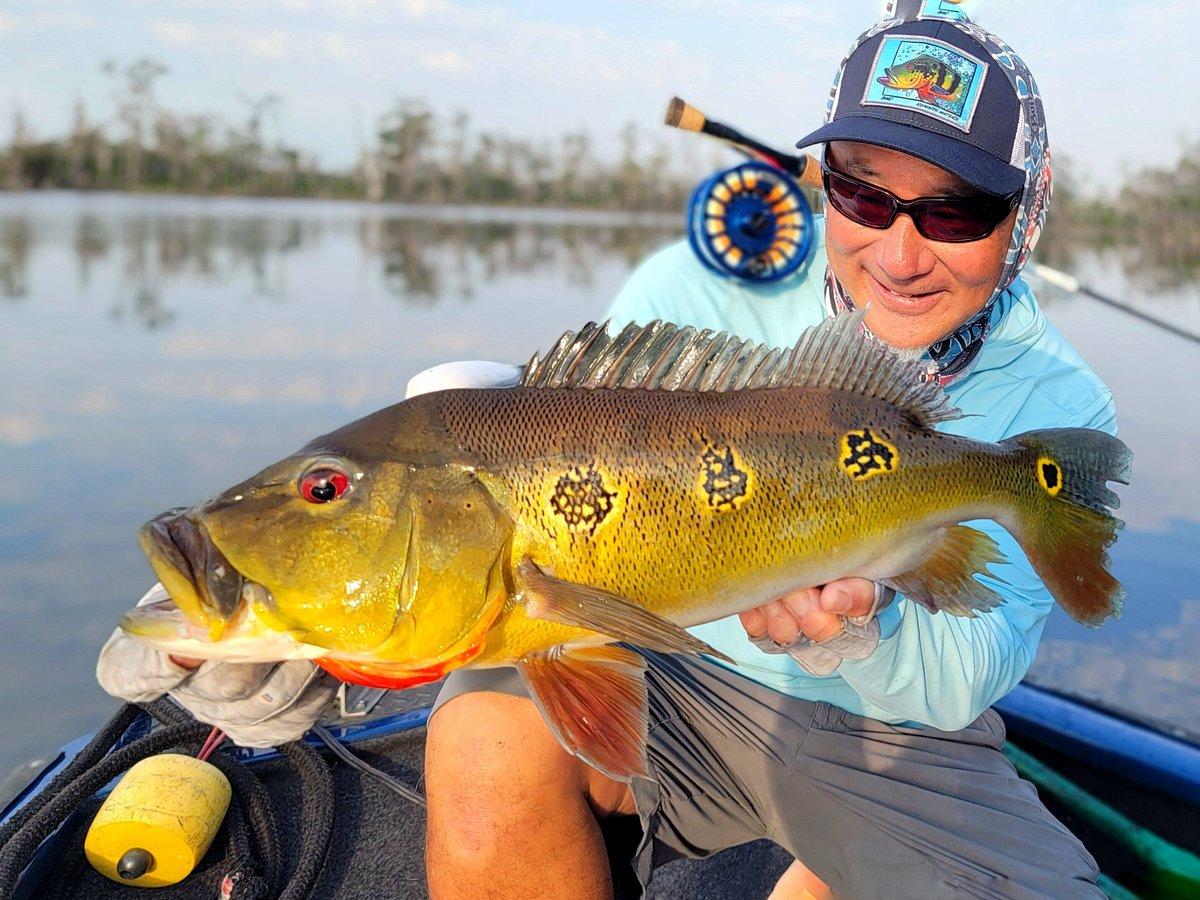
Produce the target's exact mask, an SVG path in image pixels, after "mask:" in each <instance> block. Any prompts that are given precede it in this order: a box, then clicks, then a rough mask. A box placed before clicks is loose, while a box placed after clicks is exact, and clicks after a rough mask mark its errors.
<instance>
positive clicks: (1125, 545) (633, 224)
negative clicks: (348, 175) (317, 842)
mask: <svg viewBox="0 0 1200 900" xmlns="http://www.w3.org/2000/svg"><path fill="white" fill-rule="evenodd" d="M681 228H682V215H681V216H679V217H678V218H676V217H666V218H659V219H647V218H642V219H634V218H631V217H627V216H607V215H566V214H559V213H533V212H527V213H520V212H511V211H508V212H495V211H484V210H447V209H440V210H436V211H434V212H433V213H431V212H430V211H429V210H425V209H405V208H401V207H380V206H364V205H358V204H342V203H315V202H306V201H243V200H197V199H186V198H133V197H123V196H105V195H83V196H80V195H72V194H41V195H2V194H0V385H2V387H0V463H2V469H0V470H2V472H3V480H2V484H3V490H0V623H2V627H0V710H3V714H2V715H3V720H2V721H3V734H4V738H3V741H0V778H2V777H3V775H4V774H5V773H6V772H7V771H8V770H9V769H10V768H11V767H12V766H14V765H16V764H17V763H19V762H21V761H23V760H25V759H27V758H29V757H31V756H34V755H37V754H41V753H44V752H47V751H49V750H52V749H54V748H56V747H58V746H59V745H61V744H62V743H64V742H66V741H67V740H70V739H72V738H73V737H75V736H77V735H79V734H80V733H83V732H85V731H89V730H92V729H94V728H95V727H96V726H97V725H98V724H100V723H101V722H102V721H104V720H105V719H106V718H108V717H109V716H110V715H111V714H112V713H113V712H114V711H115V709H116V708H117V702H116V701H115V700H113V699H111V698H109V697H107V695H105V694H103V693H102V692H101V691H100V690H99V688H98V687H97V686H96V684H95V680H94V676H93V666H94V663H95V656H96V652H97V651H98V649H99V647H100V645H101V644H102V643H103V641H104V640H105V638H106V637H107V636H108V634H109V632H110V631H111V630H112V627H113V626H114V624H115V622H116V620H117V618H118V617H119V615H120V614H121V612H122V611H123V610H125V609H126V608H127V607H128V606H130V605H131V604H132V603H133V602H134V601H135V600H136V599H137V598H138V597H139V596H140V595H141V593H142V592H143V590H144V589H145V588H146V587H147V586H148V585H149V584H150V583H151V582H152V581H153V576H152V575H151V572H150V569H149V567H148V565H147V564H146V562H145V560H144V558H143V556H142V554H141V551H140V550H139V549H138V545H137V540H136V533H137V529H138V527H139V526H140V525H141V523H142V522H144V521H145V520H146V519H148V518H149V517H151V516H152V515H154V514H156V513H158V512H160V511H162V510H163V509H165V508H167V507H170V506H178V505H187V504H190V503H192V502H194V501H196V500H199V499H201V498H203V497H205V496H208V495H210V494H212V493H214V492H216V491H218V490H221V489H223V488H225V487H227V486H229V485H230V484H233V483H234V482H236V481H239V480H241V479H242V478H243V477H245V476H246V475H248V474H250V473H252V472H254V471H257V470H258V469H259V468H260V467H262V466H263V465H265V464H267V463H268V462H271V461H273V460H275V459H276V458H278V457H280V456H282V455H283V454H285V453H288V452H291V451H292V450H294V449H295V448H296V447H298V446H299V445H301V444H302V443H304V442H305V441H306V440H307V439H309V438H310V437H312V436H314V435H316V434H320V433H323V432H325V431H328V430H330V429H332V428H334V427H337V426H338V425H341V424H343V423H345V422H347V421H349V420H351V419H353V418H355V417H357V416H360V415H362V414H364V413H366V412H369V411H371V410H373V409H377V408H379V407H381V406H384V405H386V404H388V403H391V402H394V401H395V400H397V399H399V398H400V397H401V396H402V394H403V390H404V385H405V382H406V381H407V380H408V378H409V377H410V376H411V375H412V374H414V373H415V372H417V371H420V370H421V369H423V368H426V367H427V366H430V365H433V364H435V363H438V362H443V361H446V360H451V359H471V358H474V359H500V360H510V361H523V360H525V359H527V358H528V357H529V356H530V355H531V354H532V353H533V352H535V351H537V350H539V349H542V348H545V347H547V346H549V344H550V343H551V342H552V341H553V340H554V339H555V338H556V337H557V336H558V335H559V334H560V333H561V332H562V331H563V330H566V329H569V328H570V329H574V328H578V327H579V326H580V325H582V324H583V323H584V322H586V321H588V320H589V319H595V318H599V317H600V316H601V315H602V314H603V311H604V309H605V308H606V306H607V304H608V301H609V299H610V298H611V297H612V296H613V294H614V293H615V292H616V290H617V289H618V287H619V286H620V285H621V283H622V282H623V281H624V279H625V278H626V277H627V275H628V273H629V271H630V269H631V268H632V266H633V265H634V264H635V263H636V261H637V260H638V259H640V258H641V257H643V256H644V255H645V254H646V253H648V252H650V251H651V250H652V249H654V248H655V247H657V246H660V245H662V244H664V243H667V242H669V241H670V240H673V239H674V238H675V237H677V236H678V235H679V234H680V232H681ZM1076 263H1077V271H1078V272H1079V273H1080V274H1083V275H1084V276H1085V277H1086V280H1087V281H1088V283H1089V284H1091V285H1092V286H1093V287H1095V288H1096V289H1097V290H1102V291H1104V292H1106V293H1108V294H1110V295H1113V296H1116V297H1119V298H1121V299H1122V300H1124V301H1128V302H1130V303H1134V304H1137V305H1139V307H1140V308H1142V309H1144V310H1146V311H1148V312H1150V313H1152V314H1154V315H1160V316H1162V317H1164V318H1167V319H1169V320H1170V321H1172V322H1173V323H1176V324H1182V325H1183V326H1184V327H1190V328H1191V329H1192V330H1193V331H1195V332H1197V333H1200V295H1198V294H1197V291H1196V288H1195V287H1194V286H1187V285H1185V286H1183V287H1179V286H1176V285H1171V284H1169V283H1167V282H1162V281H1148V280H1147V279H1146V276H1145V272H1144V271H1139V270H1138V269H1137V268H1136V267H1131V266H1129V265H1128V264H1127V263H1125V262H1123V261H1121V260H1117V259H1114V258H1108V257H1104V258H1101V257H1095V256H1089V255H1087V254H1082V255H1081V256H1079V257H1078V258H1077V260H1076ZM1164 284H1167V286H1165V287H1164V286H1163V285H1164ZM1145 285H1152V286H1151V287H1146V286H1145ZM1042 296H1043V300H1044V301H1045V303H1046V306H1047V309H1048V312H1049V314H1050V316H1051V317H1052V318H1053V319H1054V321H1055V322H1056V323H1057V324H1058V325H1059V326H1060V327H1061V328H1062V329H1063V330H1064V331H1065V332H1066V333H1067V334H1068V336H1069V337H1071V338H1072V340H1074V341H1075V343H1076V344H1077V346H1078V347H1079V348H1080V349H1081V350H1082V352H1083V353H1084V355H1085V356H1086V357H1088V358H1089V359H1090V360H1091V361H1092V363H1093V364H1094V366H1095V367H1096V369H1097V370H1098V371H1099V372H1100V374H1101V375H1102V376H1103V377H1104V378H1106V379H1107V380H1108V382H1109V383H1110V384H1111V385H1112V386H1113V388H1114V390H1115V392H1116V395H1117V398H1118V402H1119V405H1120V409H1121V423H1122V436H1123V437H1124V438H1125V439H1126V441H1127V442H1128V443H1129V444H1130V445H1131V446H1132V447H1133V449H1134V452H1135V468H1134V473H1135V475H1134V478H1135V484H1134V486H1133V487H1132V488H1127V489H1125V490H1124V491H1123V497H1124V500H1125V502H1124V505H1123V507H1122V510H1121V514H1122V516H1123V518H1125V520H1126V522H1127V525H1126V530H1125V532H1124V534H1123V536H1122V538H1121V540H1120V541H1119V542H1118V544H1117V545H1116V547H1115V548H1114V560H1115V563H1114V564H1115V567H1116V570H1117V573H1118V575H1119V576H1120V577H1121V578H1122V580H1123V581H1124V582H1125V584H1126V585H1127V587H1128V589H1129V595H1130V596H1129V601H1128V606H1127V611H1126V614H1125V617H1124V618H1123V619H1122V620H1121V621H1120V622H1118V623H1115V624H1110V625H1108V626H1106V627H1104V628H1102V629H1099V630H1094V631H1093V630H1087V629H1084V628H1082V627H1080V626H1078V625H1075V624H1074V623H1072V622H1071V621H1070V620H1068V619H1067V618H1066V617H1065V616H1062V615H1060V614H1058V613H1056V614H1055V617H1054V620H1053V621H1052V623H1051V625H1050V627H1049V630H1048V632H1047V637H1046V639H1045V640H1044V641H1043V644H1042V651H1041V655H1040V657H1039V660H1038V662H1037V664H1036V667H1035V671H1034V677H1035V678H1036V680H1039V681H1042V682H1046V683H1049V684H1051V685H1054V686H1056V687H1059V688H1062V689H1065V690H1070V691H1073V692H1076V693H1079V694H1082V695H1085V696H1088V697H1092V698H1095V699H1098V700H1100V701H1102V702H1104V703H1107V704H1110V705H1113V706H1116V707H1118V708H1120V709H1124V710H1127V711H1130V712H1131V713H1133V714H1135V715H1139V716H1143V717H1146V718H1150V719H1153V720H1156V721H1160V722H1167V723H1171V724H1173V725H1175V726H1179V727H1182V728H1184V729H1186V730H1189V731H1191V732H1192V733H1193V734H1200V692H1198V691H1197V690H1196V689H1195V686H1196V684H1197V683H1198V682H1200V658H1198V654H1197V653H1196V652H1195V640H1196V635H1197V628H1198V627H1200V587H1198V586H1197V585H1198V584H1200V578H1198V577H1197V576H1198V575H1200V513H1198V512H1197V506H1198V504H1197V500H1198V499H1200V482H1198V481H1197V480H1196V477H1195V466H1194V465H1193V464H1192V458H1193V457H1194V456H1195V455H1196V450H1195V449H1194V448H1196V447H1198V446H1200V401H1198V400H1197V394H1196V390H1195V387H1194V386H1195V385H1196V384H1197V383H1198V382H1200V354H1198V352H1197V349H1198V348H1197V344H1196V343H1194V342H1191V341H1188V340H1187V339H1185V338H1181V337H1178V336H1175V335H1172V334H1169V333H1167V332H1164V331H1162V330H1161V329H1157V328H1155V327H1154V326H1153V325H1151V324H1148V323H1146V322H1144V321H1141V320H1139V319H1136V318H1133V317H1130V316H1128V315H1126V314H1124V313H1121V312H1119V311H1116V310H1113V309H1111V308H1109V307H1106V306H1104V305H1101V304H1099V303H1097V302H1095V301H1094V300H1091V299H1088V298H1087V297H1084V296H1079V295H1064V294H1062V293H1055V292H1053V291H1051V290H1050V289H1046V290H1045V291H1043V292H1042Z"/></svg>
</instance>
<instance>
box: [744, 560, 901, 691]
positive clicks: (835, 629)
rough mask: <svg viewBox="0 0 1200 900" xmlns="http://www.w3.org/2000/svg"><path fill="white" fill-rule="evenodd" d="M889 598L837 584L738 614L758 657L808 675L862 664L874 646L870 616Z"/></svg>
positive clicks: (862, 586) (874, 589) (860, 585)
mask: <svg viewBox="0 0 1200 900" xmlns="http://www.w3.org/2000/svg"><path fill="white" fill-rule="evenodd" d="M893 596H895V592H894V591H892V590H891V589H889V588H885V587H882V586H881V585H877V584H876V583H875V582H873V581H868V580H867V579H865V578H839V579H837V580H836V581H831V582H829V583H828V584H825V585H822V586H821V587H811V588H801V589H800V590H796V591H792V592H791V593H790V594H785V595H784V596H783V597H780V598H779V599H778V600H772V601H771V602H770V603H765V604H763V605H762V606H759V607H755V608H754V609H751V610H747V611H746V612H744V613H740V614H739V618H740V619H741V621H742V627H743V628H745V629H746V634H747V635H748V636H749V638H750V640H751V641H752V642H754V644H755V645H756V646H758V647H759V648H760V649H761V650H762V651H763V652H764V653H787V654H788V655H789V656H791V657H792V658H793V659H794V660H796V662H798V663H799V664H800V665H801V666H802V667H803V668H804V669H806V670H807V671H809V672H811V673H812V674H814V675H828V674H830V673H831V672H833V671H834V670H836V669H837V667H838V666H839V665H840V664H841V661H842V660H843V659H864V658H866V657H867V656H870V654H871V653H872V652H873V651H874V650H875V647H876V646H878V644H879V623H878V622H876V621H875V614H876V613H877V612H878V611H879V610H880V609H882V608H883V607H885V606H887V605H888V604H889V603H891V601H892V597H893Z"/></svg>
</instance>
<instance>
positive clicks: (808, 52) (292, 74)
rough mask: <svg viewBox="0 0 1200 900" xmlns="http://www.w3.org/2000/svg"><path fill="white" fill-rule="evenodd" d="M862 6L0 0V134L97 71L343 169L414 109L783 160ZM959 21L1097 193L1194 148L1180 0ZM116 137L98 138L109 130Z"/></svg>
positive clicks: (519, 129)
mask: <svg viewBox="0 0 1200 900" xmlns="http://www.w3.org/2000/svg"><path fill="white" fill-rule="evenodd" d="M882 9H883V3H882V2H881V0H844V2H841V3H828V2H823V3H819V2H804V0H791V2H787V0H749V2H738V0H720V2H718V0H642V2H633V0H604V2H590V0H4V2H3V3H0V59H2V60H3V65H0V140H2V141H4V142H5V143H7V141H8V139H9V138H10V136H11V121H12V114H13V111H14V110H15V109H17V108H20V109H21V110H23V111H24V113H25V115H26V118H27V120H28V121H29V123H30V125H31V126H32V128H33V130H34V133H35V135H36V136H38V137H42V138H51V137H58V136H61V135H62V134H63V133H64V132H65V130H66V128H67V123H68V122H69V120H70V113H71V109H72V107H73V105H74V103H75V102H76V100H78V99H82V100H83V101H84V103H85V104H86V108H87V111H88V114H89V115H90V116H91V117H92V118H94V119H98V120H100V121H112V120H113V116H114V110H113V102H112V93H113V86H114V85H113V82H112V80H111V79H109V78H107V77H105V76H104V75H102V74H101V65H102V63H103V62H104V61H105V60H113V61H116V62H118V63H120V64H125V63H128V62H132V61H133V60H135V59H137V58H139V57H151V58H153V59H156V60H158V61H160V62H162V63H163V64H165V65H166V66H167V68H168V70H169V72H168V74H167V75H165V76H163V77H162V78H161V79H160V80H159V82H158V83H157V88H156V94H157V97H158V99H159V102H160V103H161V104H162V105H163V106H165V107H166V108H167V109H169V110H170V111H172V112H175V113H181V114H184V113H208V114H213V115H216V116H218V117H219V118H220V119H221V120H222V121H223V122H225V123H235V122H241V121H244V120H245V119H246V117H247V113H248V110H249V105H248V104H247V102H246V101H247V98H250V99H253V98H262V97H265V96H267V95H271V94H274V95H277V96H278V97H279V98H281V100H282V104H281V106H280V109H279V114H278V117H277V121H276V123H275V124H272V125H271V126H270V130H269V132H268V137H274V136H275V135H276V134H277V135H278V136H280V137H282V139H283V140H285V141H286V142H288V143H289V144H291V145H293V146H298V147H300V148H301V149H304V150H307V151H309V152H311V153H313V154H315V155H316V156H317V157H318V159H319V161H320V162H321V164H322V165H323V166H327V167H337V166H346V165H349V164H350V163H351V162H352V161H353V159H354V158H355V155H356V153H357V148H358V146H359V145H360V143H361V142H362V141H363V140H364V139H370V137H371V136H372V135H373V133H374V127H375V124H376V122H377V119H378V117H379V115H380V114H381V113H382V112H383V111H384V110H386V109H388V108H389V107H391V106H392V104H393V102H394V101H395V99H396V98H415V99H421V100H424V101H426V102H427V103H428V104H429V106H430V107H431V108H432V109H433V110H434V111H435V112H437V113H438V114H439V116H441V117H442V119H443V121H449V118H450V116H451V115H452V114H453V113H454V112H455V111H456V110H462V111H464V112H466V113H467V114H468V115H469V116H470V120H471V127H472V130H473V131H476V132H478V131H485V130H486V131H492V132H504V133H506V134H508V135H509V136H511V137H528V138H532V139H534V140H539V141H546V142H548V143H549V142H553V141H555V140H556V139H557V138H559V137H560V136H561V135H563V134H565V133H566V132H568V131H572V130H575V129H579V128H581V127H586V128H587V129H588V130H589V131H590V132H591V133H592V135H593V137H594V139H595V142H596V145H597V148H598V150H599V151H600V152H602V153H605V154H607V153H615V152H616V151H615V148H616V147H617V144H618V139H617V136H618V134H619V133H620V131H621V130H622V128H623V127H624V126H625V125H626V123H629V122H634V123H636V124H637V126H638V128H639V130H640V131H641V133H642V134H643V135H644V137H645V140H646V141H647V142H648V141H650V140H655V141H658V140H663V141H666V142H667V143H668V146H669V147H670V148H671V150H672V152H679V153H683V154H691V153H695V154H697V155H698V156H699V157H701V162H704V161H705V160H707V158H708V157H709V155H710V154H711V151H710V150H709V148H708V147H707V145H706V143H705V139H702V138H698V137H694V136H683V135H679V134H672V133H670V131H669V129H666V128H665V127H664V126H662V125H661V122H662V116H663V111H664V110H665V108H666V105H667V102H668V101H669V99H670V98H671V96H672V95H674V94H679V95H680V96H682V97H684V99H686V100H688V101H690V102H691V103H693V104H694V105H696V106H698V107H699V108H700V109H701V110H703V111H704V112H706V113H707V114H708V115H709V116H710V117H711V118H714V119H718V120H721V121H725V122H728V123H729V124H733V125H736V126H738V127H740V128H741V129H742V130H744V131H746V132H747V133H750V134H752V135H754V136H756V137H759V138H760V139H762V140H765V141H766V142H767V143H771V144H774V145H776V146H779V147H782V148H787V147H790V145H791V144H792V143H793V142H794V141H795V140H796V138H798V137H799V136H800V135H802V134H804V133H806V132H807V131H809V130H810V129H812V128H814V127H816V126H817V125H818V124H819V123H820V118H821V115H822V113H823V111H824V105H825V99H826V96H827V93H828V88H829V83H830V80H831V78H832V75H833V73H834V71H835V69H836V67H837V64H838V61H839V60H840V59H841V57H842V55H843V54H844V53H845V50H846V49H847V47H848V46H849V44H850V42H851V41H852V40H853V38H854V37H855V36H856V35H857V34H858V33H859V32H860V31H862V30H864V29H865V28H866V27H867V26H869V25H870V24H871V23H872V22H873V21H875V20H876V19H877V18H878V17H879V15H880V13H881V12H882ZM974 14H975V18H976V20H977V21H979V22H980V23H981V24H983V25H985V26H987V27H988V28H990V29H991V30H993V31H995V32H996V33H997V34H999V35H1001V36H1002V37H1004V38H1005V39H1006V40H1007V41H1008V42H1009V43H1010V44H1011V45H1012V46H1013V47H1014V48H1015V49H1016V50H1017V51H1018V52H1019V53H1020V54H1021V55H1022V56H1024V57H1025V60H1026V62H1028V63H1029V66H1030V68H1031V69H1032V70H1033V72H1034V75H1035V76H1036V77H1037V79H1038V82H1039V84H1040V86H1041V89H1042V94H1043V96H1044V98H1045V104H1046V110H1047V119H1048V122H1049V127H1050V141H1051V146H1052V149H1053V151H1054V152H1055V153H1056V154H1058V155H1065V156H1068V157H1070V158H1071V159H1072V161H1073V162H1074V164H1075V166H1076V169H1077V171H1078V172H1079V174H1081V175H1082V176H1084V178H1085V179H1086V180H1087V181H1088V182H1090V183H1092V184H1094V185H1098V186H1103V187H1107V186H1110V185H1112V184H1114V183H1115V182H1116V181H1117V180H1118V179H1119V177H1120V175H1121V174H1122V173H1123V172H1128V171H1130V170H1133V169H1137V168H1140V167H1142V166H1144V165H1170V164H1171V163H1173V162H1174V161H1175V160H1176V159H1177V158H1178V156H1179V153H1180V150H1181V147H1182V146H1183V142H1184V141H1185V140H1191V141H1194V140H1196V139H1198V138H1200V52H1197V51H1196V50H1195V48H1194V46H1192V45H1194V44H1195V41H1196V40H1197V37H1196V36H1197V33H1198V30H1200V29H1198V28H1197V26H1200V5H1197V4H1196V3H1195V2H1194V0H1157V2H1136V0H1134V2H1129V0H1127V2H1117V0H1055V2H1047V0H990V2H988V0H977V2H976V3H975V4H974ZM111 133H112V134H114V135H115V134H117V133H118V132H117V130H116V128H115V125H114V128H113V130H112V132H111Z"/></svg>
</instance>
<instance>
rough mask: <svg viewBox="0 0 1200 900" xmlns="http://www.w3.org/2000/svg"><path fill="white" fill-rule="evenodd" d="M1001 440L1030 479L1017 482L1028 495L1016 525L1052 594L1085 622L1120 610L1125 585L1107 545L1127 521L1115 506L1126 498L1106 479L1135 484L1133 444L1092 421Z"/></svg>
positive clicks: (1015, 530) (1012, 527)
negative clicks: (1115, 572) (1115, 511)
mask: <svg viewBox="0 0 1200 900" xmlns="http://www.w3.org/2000/svg"><path fill="white" fill-rule="evenodd" d="M1001 446H1002V447H1004V448H1005V449H1007V450H1009V451H1011V452H1013V453H1014V454H1015V455H1016V458H1017V460H1018V471H1022V472H1025V473H1027V475H1028V478H1029V483H1028V484H1024V485H1022V486H1021V488H1020V489H1019V493H1020V495H1021V496H1022V497H1025V498H1028V500H1029V502H1025V503H1020V504H1018V507H1017V509H1016V521H1015V522H1013V523H1011V525H1010V530H1011V531H1013V535H1014V536H1015V537H1016V538H1017V540H1018V542H1019V543H1020V544H1021V547H1022V548H1023V549H1024V550H1025V554H1026V555H1027V556H1028V557H1029V561H1030V563H1031V564H1032V565H1033V568H1034V570H1035V571H1036V572H1037V573H1038V575H1039V576H1040V577H1041V579H1042V581H1043V582H1044V583H1045V585H1046V587H1047V588H1048V589H1049V590H1050V593H1051V594H1053V595H1054V599H1055V600H1057V601H1058V602H1059V604H1060V605H1061V606H1062V607H1063V609H1065V610H1066V611H1067V613H1068V614H1069V615H1070V616H1071V618H1073V619H1075V620H1076V621H1078V622H1082V623H1083V624H1085V625H1092V626H1095V625H1099V624H1101V623H1102V622H1104V620H1105V619H1108V618H1115V617H1117V616H1119V615H1120V614H1121V609H1122V606H1123V604H1124V601H1125V589H1124V588H1123V587H1122V586H1121V583H1120V582H1119V581H1117V579H1116V578H1114V577H1113V575H1112V573H1111V572H1110V571H1109V569H1108V564H1109V559H1108V552H1107V549H1108V547H1109V546H1110V545H1111V544H1112V543H1113V541H1115V540H1116V539H1117V532H1118V531H1120V529H1121V528H1122V527H1123V525H1124V523H1123V522H1122V521H1121V520H1120V519H1118V518H1116V517H1114V516H1113V515H1112V514H1111V513H1110V512H1109V510H1110V509H1117V508H1118V507H1119V506H1120V499H1119V498H1118V497H1117V495H1116V494H1115V493H1113V492H1112V491H1111V490H1110V489H1109V488H1108V482H1110V481H1112V482H1117V483H1119V484H1128V483H1129V472H1130V464H1131V462H1132V458H1133V454H1132V453H1131V452H1130V451H1129V448H1128V447H1126V446H1125V445H1124V444H1123V443H1122V442H1121V441H1119V440H1117V438H1115V437H1113V436H1112V435H1109V434H1105V433H1104V432H1102V431H1096V430H1093V429H1088V428H1054V429H1046V430H1044V431H1031V432H1027V433H1025V434H1020V435H1017V436H1016V437H1013V438H1010V439H1008V440H1006V441H1004V442H1002V444H1001ZM1024 461H1028V466H1026V465H1024V464H1023V462H1024Z"/></svg>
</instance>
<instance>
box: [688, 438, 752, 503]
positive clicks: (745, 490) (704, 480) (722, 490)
mask: <svg viewBox="0 0 1200 900" xmlns="http://www.w3.org/2000/svg"><path fill="white" fill-rule="evenodd" d="M702 440H703V439H702ZM704 443H705V444H706V445H707V446H706V447H705V450H704V454H703V455H702V456H701V460H702V462H703V463H704V468H703V471H702V475H701V480H700V483H699V485H698V487H699V490H700V494H701V496H703V497H704V499H705V501H706V502H707V503H708V505H709V506H710V507H712V508H713V509H715V510H717V511H718V512H729V511H730V510H734V509H737V508H738V505H739V504H741V503H742V502H744V501H745V500H747V499H748V498H749V497H750V494H751V478H752V474H753V473H752V472H751V471H750V470H749V469H748V468H747V467H746V466H745V464H744V463H742V462H741V461H740V460H739V459H738V458H737V456H736V454H735V453H734V450H733V448H732V447H731V446H729V445H728V444H726V445H725V446H723V447H718V446H715V445H714V444H712V443H710V442H708V441H707V440H705V441H704Z"/></svg>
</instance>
